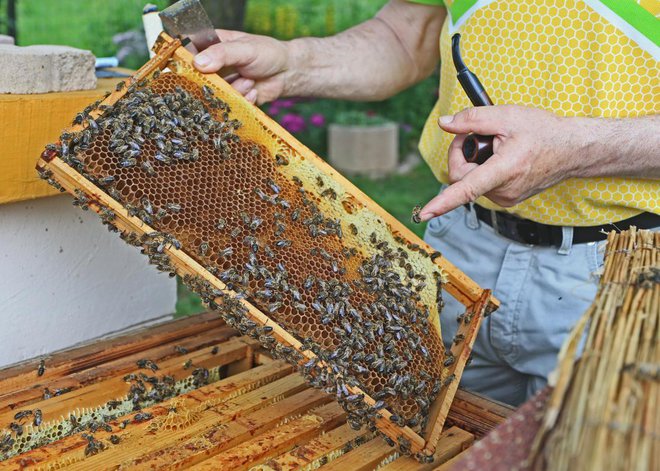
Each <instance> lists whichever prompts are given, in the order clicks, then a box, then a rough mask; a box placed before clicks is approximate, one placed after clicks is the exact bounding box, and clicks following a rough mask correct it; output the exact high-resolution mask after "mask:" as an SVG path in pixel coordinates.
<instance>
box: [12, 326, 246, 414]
mask: <svg viewBox="0 0 660 471" xmlns="http://www.w3.org/2000/svg"><path fill="white" fill-rule="evenodd" d="M235 335H236V331H235V330H233V329H231V328H230V327H227V326H221V327H215V328H213V329H211V330H209V331H206V332H201V333H196V334H195V335H194V336H191V337H186V338H181V339H176V340H174V341H172V342H168V343H165V344H163V345H160V346H157V347H153V348H150V349H147V350H142V351H139V352H135V353H132V354H129V355H127V356H124V357H122V358H118V359H116V360H112V361H109V362H107V363H104V364H100V365H97V366H94V367H91V368H88V369H84V370H81V371H77V372H75V373H71V374H69V375H68V376H64V377H61V378H57V379H55V380H50V381H47V382H35V384H33V385H32V386H31V387H29V388H25V389H21V390H18V391H14V392H11V393H8V394H4V395H2V396H0V414H2V413H6V412H8V411H12V410H15V409H17V408H25V407H28V406H29V405H30V404H32V403H34V402H36V401H40V400H41V399H42V396H43V390H44V388H45V387H48V388H49V389H50V391H51V392H53V391H54V390H55V389H58V388H74V389H78V388H80V387H81V386H85V385H89V384H93V383H95V382H99V381H103V380H105V379H108V378H112V377H116V376H123V375H125V374H127V373H129V372H130V371H133V370H134V369H135V362H136V361H137V360H138V359H141V358H149V359H151V360H153V361H155V362H156V363H158V364H160V363H161V362H162V361H163V360H164V359H170V358H173V357H178V356H179V355H180V354H179V353H177V352H176V351H175V349H174V347H175V346H176V345H179V346H182V347H184V348H187V349H188V350H189V351H191V352H193V351H195V350H198V349H200V348H205V347H211V346H214V345H219V344H221V343H222V342H224V341H226V340H227V339H228V338H231V337H233V336H235ZM181 358H183V357H181ZM183 361H185V359H184V360H183Z"/></svg>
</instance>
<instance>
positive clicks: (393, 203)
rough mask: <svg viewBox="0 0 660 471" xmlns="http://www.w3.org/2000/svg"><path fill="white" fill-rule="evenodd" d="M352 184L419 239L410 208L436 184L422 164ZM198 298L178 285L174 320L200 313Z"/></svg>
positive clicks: (433, 191)
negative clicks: (400, 173) (402, 173)
mask: <svg viewBox="0 0 660 471" xmlns="http://www.w3.org/2000/svg"><path fill="white" fill-rule="evenodd" d="M351 180H352V182H353V183H354V184H355V185H356V186H357V187H358V188H360V189H361V190H362V191H364V192H365V193H366V194H367V195H369V197H370V198H372V199H373V200H374V201H375V202H376V203H378V204H380V205H381V206H382V207H383V208H384V209H385V210H386V211H387V212H389V213H390V214H391V215H392V216H394V217H395V218H397V219H398V220H399V221H401V222H402V223H403V224H405V225H406V226H407V227H408V228H410V229H411V230H412V231H413V232H415V233H416V234H417V235H418V236H420V237H422V235H423V234H424V229H425V227H426V224H413V223H412V222H411V221H410V214H411V211H412V208H413V207H414V206H415V205H416V204H423V203H426V202H427V201H428V200H430V199H431V198H433V197H434V196H435V195H436V194H437V193H438V187H439V184H438V181H437V180H436V179H435V177H434V176H433V173H431V170H430V169H429V168H428V166H427V165H426V164H423V163H422V164H419V165H418V166H416V167H415V168H413V169H412V170H411V171H410V172H409V173H406V174H405V175H392V176H390V177H386V178H382V179H370V178H367V177H353V178H351ZM203 310H204V306H203V305H202V302H201V300H200V299H199V297H198V296H197V295H196V294H195V293H192V292H191V291H189V290H188V288H186V287H185V286H183V285H182V284H181V283H180V282H179V287H178V300H177V303H176V316H177V317H179V316H185V315H189V314H195V313H199V312H202V311H203Z"/></svg>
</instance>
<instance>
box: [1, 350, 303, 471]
mask: <svg viewBox="0 0 660 471" xmlns="http://www.w3.org/2000/svg"><path fill="white" fill-rule="evenodd" d="M291 371H292V367H291V366H290V365H289V364H287V363H285V362H281V361H278V362H273V363H271V364H268V365H264V366H260V367H257V368H254V369H252V370H249V371H246V372H244V373H240V374H238V375H236V376H233V377H231V378H226V379H224V380H220V381H218V382H216V383H213V384H210V385H207V386H203V387H201V388H199V389H196V390H194V391H191V392H189V393H187V394H183V395H181V396H177V397H175V398H172V399H169V400H167V401H165V402H163V403H161V404H158V405H155V406H153V407H149V408H147V409H145V410H144V411H145V412H149V413H151V414H153V416H154V419H152V420H151V421H145V422H140V423H131V424H129V425H128V426H127V427H126V429H124V430H120V429H119V428H118V427H117V426H118V425H119V423H120V422H121V421H122V420H123V419H124V418H123V417H120V418H118V419H117V420H115V421H112V422H109V423H110V424H111V426H112V428H113V431H112V432H106V431H104V430H99V431H98V432H96V433H95V434H94V435H95V437H96V438H97V439H98V440H100V441H102V442H104V443H105V444H106V445H107V446H108V447H109V448H108V449H106V450H105V451H104V452H103V456H102V459H103V461H104V462H105V463H106V464H105V465H103V466H100V467H101V468H104V467H107V466H109V465H108V464H107V463H118V462H121V461H123V460H126V459H130V458H133V457H135V456H136V454H137V453H145V452H146V451H148V450H149V449H150V447H152V448H155V447H156V445H155V439H154V433H153V432H152V431H151V429H150V427H152V423H153V422H155V421H159V420H160V421H165V420H167V419H166V418H167V416H168V415H169V414H171V413H172V410H173V408H174V409H176V411H178V412H181V413H182V414H185V412H186V411H191V410H192V411H193V417H195V416H196V414H195V412H196V409H197V408H200V407H201V408H203V407H205V404H206V405H208V406H209V410H211V412H208V413H207V416H208V417H207V419H206V423H205V422H204V418H203V417H202V416H201V415H200V416H199V417H197V422H196V423H195V424H194V426H193V428H191V429H190V430H192V431H193V432H195V431H198V429H199V430H203V428H200V427H203V426H204V425H205V426H207V427H209V426H213V425H215V424H216V423H217V420H218V419H217V418H218V414H217V410H225V409H229V410H230V411H231V414H234V415H233V417H236V416H238V415H240V414H243V413H246V411H247V412H249V411H253V410H255V409H256V408H258V407H262V406H264V405H267V404H269V403H271V402H272V401H273V396H274V395H278V394H279V395H287V394H293V393H295V392H298V391H300V390H302V389H304V385H303V382H302V379H300V378H299V377H297V376H295V375H290V373H291ZM286 375H288V376H286ZM280 378H281V379H280ZM204 412H206V411H204ZM132 416H133V415H132V414H131V415H129V416H128V417H132ZM227 420H231V417H229V418H227ZM195 427H196V428H195ZM186 433H187V431H186V430H182V431H178V432H177V431H176V430H171V431H168V430H165V429H162V430H159V431H158V440H162V441H164V442H166V443H167V441H168V440H174V439H173V438H172V437H176V436H178V435H181V436H186V435H185V434H186ZM111 434H116V435H117V436H119V437H120V439H121V442H120V443H121V444H120V445H119V446H116V447H115V446H111V444H110V442H109V441H108V438H109V436H110V435H111ZM80 438H81V437H80V434H77V435H73V436H69V437H65V438H64V439H62V440H59V441H56V442H53V443H50V444H48V445H45V446H42V447H40V448H37V449H34V450H31V451H28V452H26V453H23V454H22V455H19V456H17V457H14V458H12V459H10V460H7V461H5V462H3V463H2V465H3V466H5V465H6V466H10V467H11V466H13V465H19V466H20V467H23V466H27V465H35V464H40V463H43V464H44V466H55V465H57V464H59V463H64V462H71V463H74V462H77V461H80V460H82V459H83V458H84V448H85V446H86V442H85V441H84V440H82V441H81V439H80ZM158 443H160V446H164V445H162V443H161V442H158ZM136 450H139V451H137V452H136ZM95 458H96V457H95ZM89 459H92V458H89ZM89 459H88V460H86V461H85V466H87V464H86V463H87V462H88V461H89ZM46 463H48V464H46ZM83 468H84V466H83ZM87 469H93V468H87Z"/></svg>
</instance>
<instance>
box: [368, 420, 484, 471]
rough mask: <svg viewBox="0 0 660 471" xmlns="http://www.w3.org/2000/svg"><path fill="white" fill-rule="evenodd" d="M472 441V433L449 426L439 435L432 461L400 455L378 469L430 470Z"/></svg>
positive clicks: (383, 470)
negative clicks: (427, 461) (427, 462)
mask: <svg viewBox="0 0 660 471" xmlns="http://www.w3.org/2000/svg"><path fill="white" fill-rule="evenodd" d="M472 442H474V435H472V434H471V433H469V432H466V431H465V430H461V429H460V428H458V427H451V428H450V429H448V430H445V431H444V432H443V433H442V435H441V436H440V440H439V441H438V445H437V447H436V450H435V454H434V455H433V456H434V458H435V459H434V461H433V463H430V464H421V463H419V462H418V461H416V460H415V459H413V458H411V457H409V456H401V457H400V458H397V459H395V460H394V461H392V462H391V463H390V464H388V465H386V466H383V467H382V468H380V469H381V470H382V471H431V470H432V469H434V468H436V467H437V466H438V465H439V464H442V463H444V462H446V461H447V460H449V459H451V458H453V457H454V456H456V455H458V454H459V453H460V452H462V451H463V450H465V449H466V448H468V447H469V446H470V445H472Z"/></svg>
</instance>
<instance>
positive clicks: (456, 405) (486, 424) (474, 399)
mask: <svg viewBox="0 0 660 471" xmlns="http://www.w3.org/2000/svg"><path fill="white" fill-rule="evenodd" d="M514 410H515V409H514V408H512V407H510V406H507V405H506V404H502V403H498V402H493V401H492V400H490V399H488V398H486V397H484V396H480V395H479V394H476V393H472V392H469V391H465V390H462V389H459V390H458V391H457V392H456V396H455V397H454V401H453V403H452V406H451V409H450V410H449V415H448V416H447V425H455V426H457V427H459V428H462V429H463V430H466V431H468V432H470V433H472V434H474V436H475V437H476V438H477V439H479V438H482V437H484V436H485V435H486V434H487V433H488V432H490V431H491V430H492V429H494V428H495V427H496V426H498V425H499V424H501V423H502V422H504V420H506V418H507V417H508V416H509V415H511V414H512V413H513V411H514Z"/></svg>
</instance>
